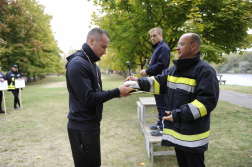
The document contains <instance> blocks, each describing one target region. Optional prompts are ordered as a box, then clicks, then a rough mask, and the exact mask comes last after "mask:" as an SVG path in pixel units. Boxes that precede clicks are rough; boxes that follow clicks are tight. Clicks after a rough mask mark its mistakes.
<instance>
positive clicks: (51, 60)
mask: <svg viewBox="0 0 252 167" xmlns="http://www.w3.org/2000/svg"><path fill="white" fill-rule="evenodd" d="M0 4H1V5H0V13H1V15H0V42H1V44H0V60H1V64H2V66H3V68H5V69H10V67H11V65H13V64H17V65H18V66H19V70H20V71H22V72H25V73H27V74H28V76H31V75H44V74H45V73H54V72H58V73H60V72H62V71H63V70H64V69H63V63H62V62H61V56H60V54H59V53H60V52H61V51H60V50H59V48H58V44H57V41H55V40H54V36H53V33H52V30H51V26H50V21H51V19H52V17H51V16H50V15H48V14H45V13H44V6H42V5H40V4H38V3H37V2H36V1H35V0H18V1H14V0H13V1H8V0H1V1H0Z"/></svg>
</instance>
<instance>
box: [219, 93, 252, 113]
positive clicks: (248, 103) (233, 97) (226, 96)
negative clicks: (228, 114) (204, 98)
mask: <svg viewBox="0 0 252 167" xmlns="http://www.w3.org/2000/svg"><path fill="white" fill-rule="evenodd" d="M219 100H222V101H227V102H229V103H233V104H236V105H239V106H243V107H247V108H251V109H252V96H251V95H245V94H241V93H234V92H228V91H224V90H220V97H219Z"/></svg>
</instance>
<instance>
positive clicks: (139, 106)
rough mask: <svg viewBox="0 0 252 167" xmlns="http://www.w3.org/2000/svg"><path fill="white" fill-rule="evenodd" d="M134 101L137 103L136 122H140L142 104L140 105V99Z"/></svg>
mask: <svg viewBox="0 0 252 167" xmlns="http://www.w3.org/2000/svg"><path fill="white" fill-rule="evenodd" d="M136 103H137V122H138V124H140V114H141V107H142V105H141V103H140V101H136Z"/></svg>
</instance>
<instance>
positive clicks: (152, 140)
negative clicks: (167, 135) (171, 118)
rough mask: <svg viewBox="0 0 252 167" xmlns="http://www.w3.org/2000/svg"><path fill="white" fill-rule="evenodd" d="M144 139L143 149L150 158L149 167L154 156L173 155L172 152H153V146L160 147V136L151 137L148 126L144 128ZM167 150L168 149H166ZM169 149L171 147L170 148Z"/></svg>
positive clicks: (173, 152)
mask: <svg viewBox="0 0 252 167" xmlns="http://www.w3.org/2000/svg"><path fill="white" fill-rule="evenodd" d="M143 132H144V137H145V148H146V151H147V154H148V157H149V158H151V167H153V158H154V156H161V155H175V151H174V150H169V151H154V146H157V145H161V141H162V136H152V135H151V133H150V132H151V130H150V128H149V126H144V130H143ZM166 148H168V147H166ZM170 148H171V147H170Z"/></svg>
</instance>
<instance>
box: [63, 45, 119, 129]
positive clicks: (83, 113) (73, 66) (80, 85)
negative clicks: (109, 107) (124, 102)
mask: <svg viewBox="0 0 252 167" xmlns="http://www.w3.org/2000/svg"><path fill="white" fill-rule="evenodd" d="M82 49H83V50H78V51H77V52H76V53H74V54H73V55H71V56H69V57H68V58H67V60H68V63H67V64H66V69H67V71H66V79H67V80H66V82H67V89H68V92H69V110H70V111H69V114H68V119H69V121H68V125H67V126H68V128H70V129H74V130H79V131H93V130H98V129H99V128H100V122H101V119H102V110H103V103H104V102H106V101H108V100H110V99H112V98H115V97H119V96H120V91H119V89H118V88H116V89H113V90H109V91H103V90H102V81H101V74H100V70H99V68H98V67H97V66H96V64H95V62H96V61H98V60H100V58H99V57H98V56H96V55H95V53H94V52H93V51H92V49H91V48H90V47H89V45H88V44H86V43H85V44H84V45H83V46H82ZM84 51H85V53H86V54H87V55H88V57H89V59H90V61H89V59H88V58H87V56H86V55H85V54H84ZM91 63H92V64H91ZM97 73H98V76H97ZM98 80H99V84H100V88H99V85H98Z"/></svg>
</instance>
